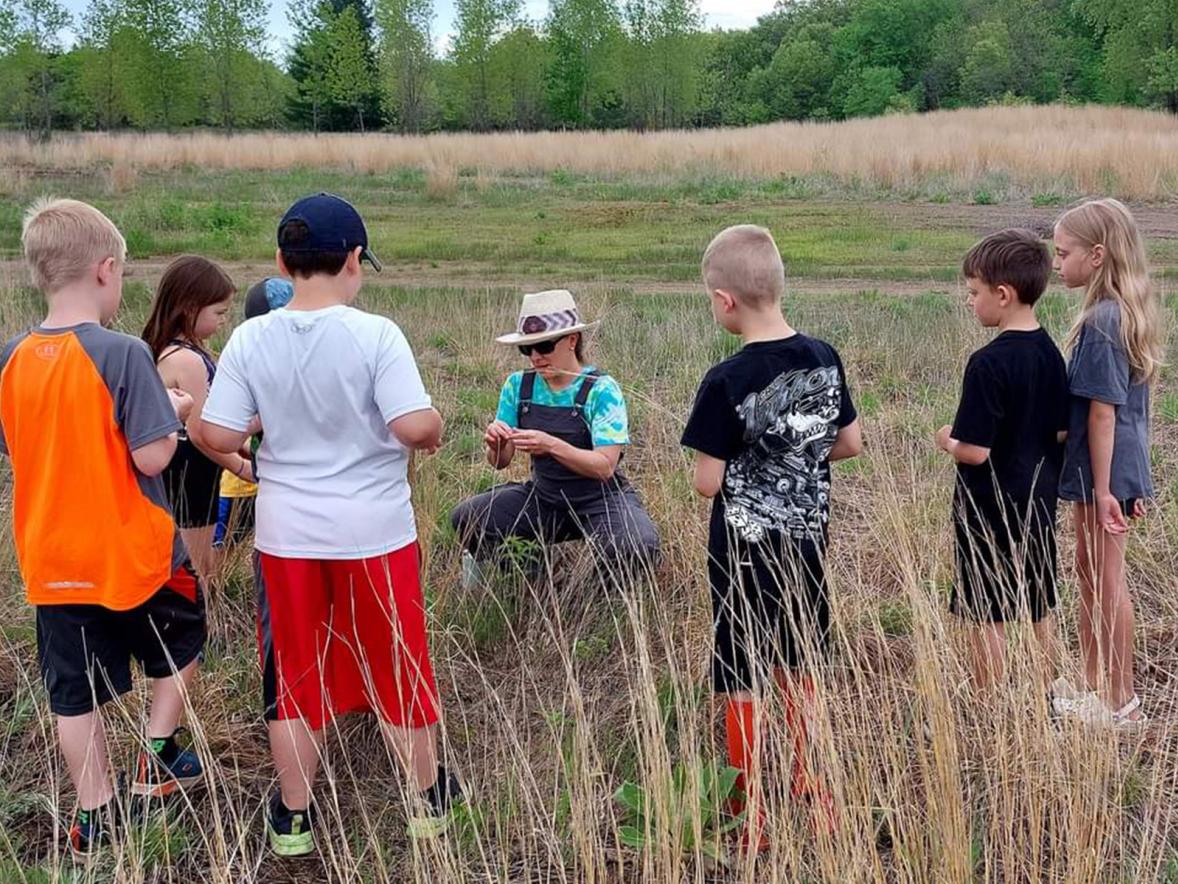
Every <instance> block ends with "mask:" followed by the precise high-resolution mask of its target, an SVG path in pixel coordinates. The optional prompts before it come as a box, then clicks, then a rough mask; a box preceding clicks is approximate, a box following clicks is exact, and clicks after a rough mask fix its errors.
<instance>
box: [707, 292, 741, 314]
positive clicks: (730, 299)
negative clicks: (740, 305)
mask: <svg viewBox="0 0 1178 884" xmlns="http://www.w3.org/2000/svg"><path fill="white" fill-rule="evenodd" d="M712 294H713V295H715V296H716V297H717V298H719V299H720V304H721V305H722V306H723V308H724V312H725V313H732V312H734V311H735V310H736V296H735V295H733V294H732V293H731V292H726V291H724V289H713V290H712Z"/></svg>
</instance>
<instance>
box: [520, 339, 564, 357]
mask: <svg viewBox="0 0 1178 884" xmlns="http://www.w3.org/2000/svg"><path fill="white" fill-rule="evenodd" d="M567 337H568V335H561V336H560V337H559V338H553V339H552V340H551V341H540V342H539V343H538V344H520V345H519V352H520V353H521V354H522V355H524V356H531V355H532V351H533V350H535V351H536V352H537V353H539V354H540V355H541V356H549V355H551V353H552V351H553V350H555V349H556V345H557V344H559V343H560V342H561V341H563V340H564V339H565V338H567Z"/></svg>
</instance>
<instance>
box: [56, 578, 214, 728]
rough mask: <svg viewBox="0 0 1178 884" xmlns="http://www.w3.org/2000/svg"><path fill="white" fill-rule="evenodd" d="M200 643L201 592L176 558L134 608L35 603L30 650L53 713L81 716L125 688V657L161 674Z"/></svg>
mask: <svg viewBox="0 0 1178 884" xmlns="http://www.w3.org/2000/svg"><path fill="white" fill-rule="evenodd" d="M204 645H205V604H204V594H203V593H202V591H201V587H200V583H199V581H198V580H197V578H196V574H195V573H194V572H193V571H192V568H191V567H190V566H188V565H184V566H183V567H182V568H181V569H180V570H178V571H177V572H176V574H175V575H173V577H172V579H171V580H169V581H168V583H167V585H165V586H164V588H163V589H161V590H160V591H159V592H157V593H156V594H155V595H153V596H152V597H151V598H149V599H148V600H147V601H145V602H144V603H143V604H142V605H140V606H139V607H137V608H132V609H131V610H129V611H112V610H110V609H109V608H103V607H101V606H100V605H39V606H38V607H37V657H38V660H39V662H40V664H41V677H42V679H43V680H44V681H45V690H46V691H47V692H48V694H49V708H50V709H51V710H52V711H53V713H54V714H56V715H85V714H86V713H87V712H91V711H93V710H94V709H95V708H97V707H98V706H101V705H102V704H104V703H106V702H109V701H110V700H112V699H114V698H115V697H117V696H119V695H120V694H125V693H126V692H127V691H129V690H130V689H131V658H132V657H134V658H135V659H136V660H138V661H139V665H140V667H141V668H142V669H143V674H144V675H146V676H147V677H148V678H166V677H168V676H169V675H171V674H172V671H173V669H176V670H180V669H183V668H184V667H185V666H187V665H188V664H189V663H191V662H192V661H193V660H195V659H196V658H197V657H198V656H199V655H200V653H201V651H203V650H204Z"/></svg>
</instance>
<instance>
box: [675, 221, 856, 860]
mask: <svg viewBox="0 0 1178 884" xmlns="http://www.w3.org/2000/svg"><path fill="white" fill-rule="evenodd" d="M703 276H704V284H705V285H706V287H707V290H708V295H709V296H710V298H711V303H712V316H713V317H714V318H715V320H716V322H717V324H718V325H720V326H721V327H722V328H724V329H725V330H726V331H728V332H731V333H732V334H735V335H740V337H741V339H742V341H743V342H744V345H745V346H744V348H743V349H742V350H741V351H740V352H739V353H737V354H736V355H735V356H733V357H731V358H730V359H726V360H724V361H723V362H721V363H719V364H718V365H715V366H713V367H712V368H711V369H710V370H709V371H708V373H707V374H706V375H705V376H704V379H703V382H702V383H701V384H700V387H699V391H698V392H697V393H696V398H695V406H694V407H693V409H692V412H691V417H690V418H689V419H688V422H687V427H686V429H685V430H684V432H683V440H682V441H683V445H684V446H686V447H688V448H692V449H694V450H695V451H696V462H695V479H694V485H695V490H696V491H697V492H698V493H699V494H701V495H703V496H704V497H708V498H712V500H713V505H712V518H711V527H710V530H709V536H708V578H709V582H710V584H711V589H712V608H713V615H714V632H715V636H714V638H715V649H714V654H713V657H712V682H713V688H714V690H715V691H716V692H717V693H720V694H724V695H725V696H726V699H727V704H726V710H725V724H726V730H727V743H728V755H729V760H730V763H731V764H732V766H733V767H736V768H738V769H739V770H740V771H741V777H740V779H739V780H738V782H737V785H738V788H739V789H740V790H741V791H743V792H744V794H745V795H747V796H750V797H751V796H754V795H755V793H756V791H757V789H758V783H757V778H756V773H757V771H758V769H759V766H760V764H759V758H758V757H757V756H758V754H759V750H758V743H759V740H758V739H756V733H757V723H756V720H757V715H756V712H757V708H756V704H757V703H758V702H759V699H758V694H759V693H760V692H762V691H763V690H764V689H765V688H766V686H771V685H772V684H773V683H774V681H776V683H777V685H778V687H779V688H780V690H781V693H782V697H783V700H784V704H785V717H786V725H787V730H788V732H789V734H790V736H791V738H792V740H793V743H794V762H793V784H792V790H791V791H792V794H793V795H794V797H797V798H803V799H808V800H810V801H811V802H812V803H813V805H814V809H815V810H816V811H818V812H820V813H822V814H823V815H824V816H825V819H823V818H822V817H819V818H818V820H817V821H818V823H819V824H820V825H824V826H827V827H829V826H830V825H833V816H834V814H833V805H832V799H831V796H830V793H829V791H828V790H827V788H826V787H825V786H824V785H823V783H822V779H821V778H820V777H818V776H816V775H815V774H814V772H813V770H812V765H811V764H810V763H809V762H808V761H807V756H808V755H809V754H810V752H809V750H808V747H807V742H808V740H807V733H808V731H809V720H810V719H811V717H812V715H813V699H814V696H813V684H812V681H811V679H810V673H811V672H812V671H813V667H814V666H815V665H816V664H818V663H819V662H821V659H822V656H823V655H824V653H825V651H826V648H827V644H828V641H829V629H830V606H829V602H828V599H827V589H826V574H825V562H824V559H825V553H826V537H827V523H828V521H829V518H830V462H831V461H833V460H838V459H840V458H847V457H854V456H856V455H857V454H858V453H859V451H860V449H861V447H862V442H861V439H860V434H859V422H858V421H857V420H856V415H855V406H854V405H853V404H852V402H851V394H850V392H849V390H848V389H847V383H846V376H845V374H844V372H843V366H842V362H841V361H840V360H839V356H838V354H837V353H836V352H835V350H834V348H833V347H831V346H830V345H829V344H827V343H825V342H824V341H819V340H817V339H816V338H811V337H808V336H806V335H803V334H801V333H799V332H796V331H794V329H792V328H791V327H790V326H789V324H788V323H787V322H786V321H785V317H784V316H783V315H782V313H781V299H782V296H783V294H784V292H785V268H784V265H783V264H782V261H781V255H780V254H779V253H778V251H777V244H776V243H775V242H774V241H773V237H772V236H771V235H770V234H769V231H767V230H765V229H764V228H761V227H753V226H751V225H741V226H737V227H729V228H728V229H727V230H725V231H723V232H722V233H720V234H719V235H718V236H717V237H716V238H715V239H713V240H712V243H711V245H709V246H708V249H707V252H706V253H705V254H704V259H703ZM759 806H760V802H759V801H755V800H754V802H753V807H751V808H750V811H751V813H750V817H751V818H750V820H749V822H748V823H747V824H746V829H745V833H744V842H745V847H746V849H748V850H752V851H755V850H760V849H763V848H764V847H766V846H767V842H766V839H765V836H764V831H763V828H762V824H761V820H760V814H759V813H757V809H758V808H759ZM732 809H733V810H734V811H739V810H741V809H743V808H742V807H741V806H740V805H737V806H734V807H733V808H732Z"/></svg>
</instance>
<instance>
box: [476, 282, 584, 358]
mask: <svg viewBox="0 0 1178 884" xmlns="http://www.w3.org/2000/svg"><path fill="white" fill-rule="evenodd" d="M596 325H597V323H596V322H584V321H583V320H582V319H581V311H580V310H578V309H577V302H576V301H574V300H573V295H572V293H571V292H569V291H566V290H565V289H554V290H552V291H547V292H536V293H535V294H530V295H524V301H523V304H521V305H520V308H519V319H518V321H517V322H516V326H515V331H513V332H512V333H511V334H506V335H500V336H499V337H497V338H496V339H495V340H496V341H498V342H499V343H500V344H520V345H523V344H538V343H540V342H541V341H551V340H554V339H556V338H563V337H564V336H565V335H571V334H573V333H574V332H579V331H584V330H585V329H589V328H594V327H595V326H596Z"/></svg>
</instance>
